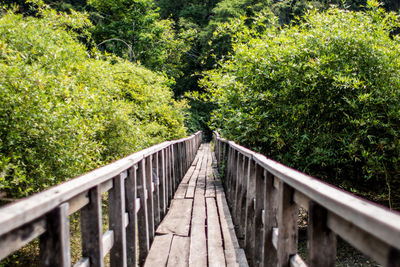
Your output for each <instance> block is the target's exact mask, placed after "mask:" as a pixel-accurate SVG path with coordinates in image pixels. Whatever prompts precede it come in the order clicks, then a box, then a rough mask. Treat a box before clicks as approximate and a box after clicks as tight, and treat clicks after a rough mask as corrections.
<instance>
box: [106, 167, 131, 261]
mask: <svg viewBox="0 0 400 267" xmlns="http://www.w3.org/2000/svg"><path fill="white" fill-rule="evenodd" d="M126 176H127V173H126V172H124V173H122V174H121V175H119V176H117V177H115V178H114V179H113V183H114V186H113V188H112V189H111V190H110V191H109V192H108V199H109V202H108V217H109V222H110V227H109V228H110V230H112V231H113V232H114V244H113V246H112V249H111V253H110V266H111V267H126V266H127V262H126V229H125V210H126V208H125V177H126Z"/></svg>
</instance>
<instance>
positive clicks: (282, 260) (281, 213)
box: [278, 181, 298, 267]
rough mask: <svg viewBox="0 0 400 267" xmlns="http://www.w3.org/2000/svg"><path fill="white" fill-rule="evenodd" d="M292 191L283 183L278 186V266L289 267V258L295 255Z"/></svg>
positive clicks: (295, 218) (294, 219)
mask: <svg viewBox="0 0 400 267" xmlns="http://www.w3.org/2000/svg"><path fill="white" fill-rule="evenodd" d="M293 195H294V190H293V188H291V187H290V186H289V185H287V184H286V183H284V182H282V181H281V182H280V185H279V203H278V227H279V235H278V266H279V267H289V266H290V256H291V255H295V254H296V253H297V216H298V208H297V205H296V203H295V202H294V201H293Z"/></svg>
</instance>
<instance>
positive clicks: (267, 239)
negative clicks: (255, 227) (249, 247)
mask: <svg viewBox="0 0 400 267" xmlns="http://www.w3.org/2000/svg"><path fill="white" fill-rule="evenodd" d="M256 172H258V173H261V172H262V173H264V172H265V170H264V168H262V167H261V166H260V165H258V164H257V170H256ZM264 176H265V178H264V186H263V188H264V214H263V215H264V231H263V233H264V237H263V245H262V247H263V250H262V254H263V255H264V258H263V262H264V266H265V267H267V266H276V265H277V263H278V255H277V251H276V248H277V244H275V245H274V238H273V237H274V228H276V227H277V225H278V222H277V195H278V194H277V191H276V189H275V187H274V177H273V176H272V175H271V174H270V173H269V172H267V173H266V175H264ZM257 188H258V186H257Z"/></svg>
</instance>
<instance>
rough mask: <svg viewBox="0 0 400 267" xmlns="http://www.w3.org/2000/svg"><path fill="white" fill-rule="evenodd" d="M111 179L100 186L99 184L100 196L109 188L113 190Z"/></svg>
mask: <svg viewBox="0 0 400 267" xmlns="http://www.w3.org/2000/svg"><path fill="white" fill-rule="evenodd" d="M113 186H114V184H113V179H110V180H108V181H106V182H104V183H102V184H100V195H102V194H104V193H105V192H108V190H110V189H111V188H113Z"/></svg>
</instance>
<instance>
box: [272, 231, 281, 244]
mask: <svg viewBox="0 0 400 267" xmlns="http://www.w3.org/2000/svg"><path fill="white" fill-rule="evenodd" d="M278 237H279V229H278V228H277V227H274V228H272V245H274V248H275V249H278Z"/></svg>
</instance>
